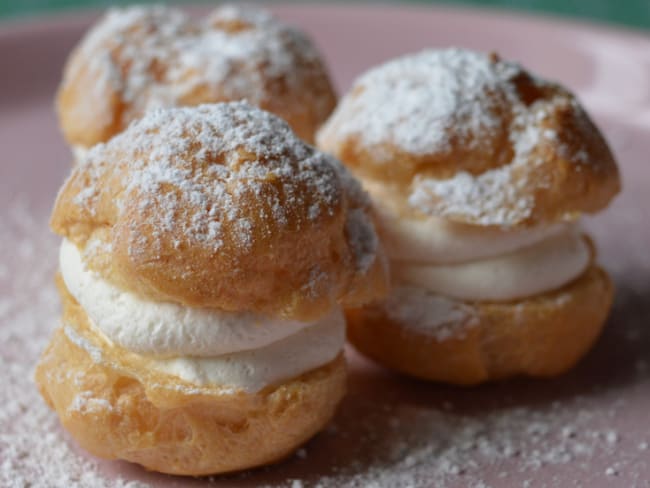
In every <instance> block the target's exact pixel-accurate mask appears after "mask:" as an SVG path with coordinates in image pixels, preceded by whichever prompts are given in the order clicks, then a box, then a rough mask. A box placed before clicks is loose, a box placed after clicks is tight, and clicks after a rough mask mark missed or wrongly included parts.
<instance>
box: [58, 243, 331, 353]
mask: <svg viewBox="0 0 650 488" xmlns="http://www.w3.org/2000/svg"><path fill="white" fill-rule="evenodd" d="M59 263H60V267H61V274H62V276H63V281H64V282H65V284H66V287H67V288H68V290H69V291H70V293H71V294H72V296H73V297H75V299H76V300H77V301H78V302H79V304H80V305H81V306H82V307H83V309H84V310H85V311H86V313H87V314H88V317H90V320H91V321H92V322H93V323H94V324H96V325H97V327H98V328H99V329H100V330H101V331H102V332H103V333H104V334H105V335H106V336H107V337H108V338H110V339H111V340H112V341H113V342H115V343H117V344H119V345H120V346H122V347H124V348H126V349H129V350H130V351H133V352H137V353H140V354H148V355H152V356H162V357H165V356H177V355H191V356H217V355H220V354H227V353H233V352H238V351H244V350H248V349H256V348H259V347H263V346H267V345H269V344H271V343H273V342H275V341H278V340H281V339H284V338H285V337H288V336H289V335H291V334H295V333H296V332H299V331H300V330H301V329H304V328H305V327H307V326H309V325H312V324H310V323H305V322H297V321H288V320H278V319H270V318H266V317H262V316H259V315H256V314H253V313H248V312H241V313H239V312H236V313H233V312H224V311H220V310H216V309H208V308H191V307H185V306H183V305H180V304H177V303H171V302H153V301H148V300H145V299H142V298H140V297H138V296H136V295H135V294H133V293H130V292H128V291H125V290H121V289H119V288H117V287H116V286H113V285H112V284H110V283H109V282H107V281H106V280H104V279H102V278H101V277H100V276H99V275H98V274H97V273H94V272H92V271H91V270H89V269H87V267H86V266H85V264H84V262H83V259H82V256H81V253H80V252H79V250H78V249H77V247H76V246H75V245H74V244H73V243H72V242H70V241H68V240H64V241H63V243H62V244H61V250H60V253H59ZM321 320H322V321H329V320H331V318H330V317H325V318H323V319H321Z"/></svg>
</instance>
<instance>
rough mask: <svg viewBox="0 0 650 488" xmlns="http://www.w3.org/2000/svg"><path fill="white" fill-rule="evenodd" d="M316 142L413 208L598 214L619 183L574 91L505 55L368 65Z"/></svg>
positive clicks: (445, 53)
mask: <svg viewBox="0 0 650 488" xmlns="http://www.w3.org/2000/svg"><path fill="white" fill-rule="evenodd" d="M422 107H426V110H423V109H422ZM317 141H318V145H319V147H320V148H321V149H323V150H325V151H327V152H330V153H332V154H334V155H335V156H336V157H337V158H339V159H340V160H341V161H344V162H345V164H346V166H348V167H349V168H350V169H351V170H352V171H353V172H354V173H355V174H357V176H359V177H360V178H362V179H363V180H364V181H366V182H369V183H374V184H382V185H386V189H387V191H388V192H389V193H392V194H393V195H394V198H397V199H400V200H402V201H404V202H406V201H408V202H409V205H408V206H405V210H406V211H408V212H409V214H410V215H411V216H412V217H414V218H417V217H418V216H423V215H435V216H440V217H443V218H445V219H449V220H454V221H458V222H465V223H468V224H476V225H496V226H501V227H526V226H533V225H539V224H545V223H546V224H547V223H552V222H557V221H561V220H573V219H575V218H576V217H577V215H579V214H580V213H583V212H587V213H593V212H597V211H599V210H602V209H603V208H605V207H606V206H607V205H608V203H609V202H610V200H611V199H612V197H613V196H614V195H615V194H616V193H618V192H619V191H620V177H619V173H618V169H617V166H616V163H615V161H614V157H613V155H612V153H611V151H610V149H609V147H608V145H607V143H606V141H605V139H604V137H603V136H602V134H601V133H600V131H599V130H598V128H597V127H596V126H595V125H594V123H593V122H592V121H591V119H590V118H589V116H588V115H587V113H586V112H585V111H584V110H583V108H582V107H581V105H580V104H579V102H578V100H577V99H576V98H575V96H574V95H573V94H572V93H571V92H569V91H568V90H566V89H565V88H563V87H562V86H560V85H558V84H556V83H553V82H550V81H547V80H543V79H541V78H538V77H536V76H534V75H532V74H530V73H528V72H527V71H525V70H524V69H523V68H522V67H520V66H519V65H516V64H514V63H511V62H507V61H503V60H501V59H500V58H499V57H498V56H497V55H495V54H491V55H484V54H480V53H475V52H471V51H465V50H459V49H446V50H435V51H434V50H432V51H423V52H421V53H418V54H414V55H410V56H405V57H403V58H398V59H396V60H394V61H391V62H389V63H387V64H385V65H382V66H379V67H377V68H375V69H373V70H370V71H369V72H367V73H366V74H365V75H363V76H362V77H360V78H359V79H358V80H357V81H356V83H355V84H354V86H353V88H352V89H351V91H350V92H349V93H348V94H347V95H345V96H344V97H343V98H342V99H341V102H340V103H339V105H338V107H337V109H336V110H335V112H334V114H333V115H332V116H331V117H330V119H329V120H328V121H327V122H326V123H325V125H324V126H323V128H321V130H320V131H319V133H318V135H317Z"/></svg>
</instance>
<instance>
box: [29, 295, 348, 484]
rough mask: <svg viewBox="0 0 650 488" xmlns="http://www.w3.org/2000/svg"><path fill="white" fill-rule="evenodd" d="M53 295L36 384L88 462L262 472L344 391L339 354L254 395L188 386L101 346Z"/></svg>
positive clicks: (190, 471) (315, 427)
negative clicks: (56, 315) (53, 321)
mask: <svg viewBox="0 0 650 488" xmlns="http://www.w3.org/2000/svg"><path fill="white" fill-rule="evenodd" d="M60 289H61V291H62V295H63V301H64V314H63V323H64V324H66V325H65V326H62V327H59V328H58V329H57V330H56V331H55V333H54V336H53V338H52V340H51V342H50V344H49V345H48V347H47V349H46V350H45V352H44V353H43V355H42V357H41V360H40V362H39V364H38V366H37V368H36V382H37V384H38V387H39V389H40V391H41V394H42V395H43V397H44V398H45V400H46V401H47V403H48V404H49V405H50V406H51V407H52V408H53V409H54V410H55V411H56V412H57V414H58V415H59V418H60V420H61V423H62V424H63V425H64V426H65V428H66V429H67V430H68V431H69V432H70V433H71V434H72V436H73V437H74V438H75V440H76V441H77V442H78V443H79V444H80V445H81V446H82V447H83V448H84V449H86V450H88V451H89V452H91V453H92V454H94V455H96V456H99V457H103V458H108V459H124V460H127V461H131V462H134V463H138V464H141V465H143V466H144V467H146V468H147V469H151V470H155V471H160V472H163V473H170V474H180V475H194V476H198V475H206V474H213V473H224V472H229V471H235V470H240V469H245V468H251V467H255V466H260V465H264V464H269V463H272V462H275V461H278V460H280V459H282V458H284V457H286V456H287V455H289V454H290V453H291V452H292V451H293V450H295V449H296V448H297V447H298V446H300V445H301V444H302V443H304V442H305V441H306V440H307V439H309V438H310V437H312V436H313V435H314V434H315V433H317V432H318V431H319V430H321V429H322V428H323V426H324V425H325V424H326V423H327V422H328V421H329V419H330V418H331V417H332V415H333V414H334V411H335V409H336V406H337V405H338V403H339V401H340V400H341V398H342V397H343V394H344V392H345V382H346V371H345V359H344V358H343V355H342V354H341V355H339V356H338V357H337V358H336V359H335V360H333V361H332V362H331V363H329V364H326V365H324V366H322V367H320V368H317V369H315V370H312V371H310V372H307V373H305V374H303V375H302V376H299V377H297V378H293V379H291V380H288V381H285V382H283V383H281V384H278V385H274V386H269V387H267V388H265V389H264V390H262V391H260V392H258V393H247V392H243V391H232V390H229V389H228V388H219V387H193V386H192V385H190V384H187V383H185V382H184V381H182V380H180V379H178V378H176V377H173V376H170V375H167V374H164V373H158V372H155V371H153V370H151V369H149V368H147V366H146V362H143V360H142V357H141V356H137V355H134V354H132V353H129V352H128V351H125V350H123V349H121V348H119V347H115V346H111V345H109V344H108V343H107V342H106V341H105V340H104V339H102V338H101V337H99V336H97V334H96V333H95V332H94V331H93V330H91V329H90V328H89V327H88V323H87V320H88V319H87V316H86V314H85V312H84V311H83V310H82V309H81V307H80V306H79V305H78V304H77V303H76V302H75V301H74V299H73V298H72V297H71V296H70V295H69V294H68V293H67V292H66V291H65V289H63V288H61V286H60ZM64 327H69V328H71V330H72V333H74V334H75V336H76V342H75V341H72V340H71V339H70V337H69V336H68V334H66V331H65V330H64ZM79 340H81V341H84V342H85V343H87V344H88V345H89V347H90V348H91V353H89V352H88V351H87V350H86V349H84V348H82V347H80V345H79V344H78V343H77V342H78V341H79ZM98 355H100V356H101V357H97V356H98Z"/></svg>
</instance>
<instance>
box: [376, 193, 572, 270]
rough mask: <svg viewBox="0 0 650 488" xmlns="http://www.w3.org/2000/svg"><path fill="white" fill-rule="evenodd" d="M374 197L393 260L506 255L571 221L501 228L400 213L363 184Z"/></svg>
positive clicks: (457, 259) (436, 261)
mask: <svg viewBox="0 0 650 488" xmlns="http://www.w3.org/2000/svg"><path fill="white" fill-rule="evenodd" d="M364 187H365V188H366V189H367V190H368V192H369V193H370V194H371V195H372V197H373V205H374V208H375V212H376V214H377V217H378V222H377V226H378V228H379V231H380V235H381V237H382V242H383V244H384V247H385V249H386V252H387V254H388V257H389V258H390V259H391V260H393V261H407V262H425V263H432V264H452V263H464V262H467V261H475V260H479V259H483V258H487V257H494V256H499V255H501V254H507V253H510V252H513V251H516V250H518V249H521V248H523V247H526V246H530V245H532V244H534V243H536V242H539V241H540V240H543V239H545V238H547V237H549V236H552V235H554V234H558V233H560V232H563V231H566V230H567V229H568V228H569V227H570V226H571V224H567V223H559V224H554V225H548V226H540V227H533V228H527V229H502V228H499V227H486V226H478V225H469V224H463V223H459V222H452V221H450V220H446V219H443V218H440V217H434V216H426V217H423V218H420V219H419V218H409V217H407V216H404V215H400V213H399V211H398V210H397V209H396V208H395V207H394V205H392V204H391V197H390V196H389V195H387V193H386V191H385V190H383V189H382V188H380V187H378V186H377V185H375V184H366V185H365V186H364Z"/></svg>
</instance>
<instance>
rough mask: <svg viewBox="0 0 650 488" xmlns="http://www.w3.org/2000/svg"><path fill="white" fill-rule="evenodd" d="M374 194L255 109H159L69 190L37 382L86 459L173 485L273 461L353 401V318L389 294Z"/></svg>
mask: <svg viewBox="0 0 650 488" xmlns="http://www.w3.org/2000/svg"><path fill="white" fill-rule="evenodd" d="M369 211H370V202H369V199H368V197H367V195H366V194H365V193H364V192H363V191H362V190H361V187H360V186H359V184H358V183H357V182H356V181H355V180H354V179H353V178H352V177H351V176H350V174H349V173H348V172H347V171H346V170H345V169H344V168H343V166H341V165H340V163H338V162H337V161H336V160H334V159H333V158H332V157H331V156H327V155H325V154H324V153H321V152H319V151H317V150H316V149H314V148H313V147H311V146H309V145H307V144H306V143H304V142H302V141H301V140H300V139H299V138H298V137H297V136H296V135H295V134H294V133H293V132H292V131H291V129H290V128H289V126H288V125H287V124H286V123H285V122H284V121H282V120H281V119H279V118H278V117H276V116H274V115H272V114H270V113H267V112H264V111H262V110H260V109H257V108H254V107H252V106H251V105H248V104H246V103H244V102H231V103H221V104H214V105H202V106H199V107H193V108H169V109H159V110H154V111H151V112H149V113H147V114H146V115H145V116H144V117H143V118H142V119H140V120H138V121H136V122H134V123H132V124H131V125H130V126H129V128H128V129H127V130H126V131H124V132H122V133H121V134H119V135H118V136H116V137H114V138H112V139H111V140H110V141H108V142H107V143H105V144H99V145H97V146H95V147H93V148H92V149H91V150H90V151H89V152H88V153H87V154H86V155H85V156H84V157H83V159H82V160H81V161H80V164H79V165H78V166H77V167H76V168H75V169H74V170H73V172H72V174H71V176H70V177H69V178H68V180H67V181H66V182H65V184H64V186H63V188H62V189H61V191H60V193H59V195H58V198H57V200H56V204H55V207H54V210H53V214H52V219H51V227H52V229H53V230H54V232H56V233H57V234H59V235H60V236H62V237H63V243H62V246H61V249H60V256H59V259H60V273H59V279H58V284H59V289H60V293H61V297H62V301H63V306H64V307H63V309H64V310H63V319H62V323H61V326H60V327H59V328H58V329H57V330H56V332H55V333H54V337H53V339H52V341H51V342H50V344H49V346H48V347H47V349H46V351H45V352H44V354H43V356H42V358H41V360H40V362H39V364H38V366H37V369H36V380H37V383H38V386H39V388H40V391H41V393H42V395H43V397H44V398H45V400H46V401H47V403H48V404H49V405H50V406H51V407H52V408H53V409H54V410H56V412H57V413H58V415H59V418H60V420H61V422H62V423H63V425H64V426H65V427H66V428H67V429H68V430H69V431H70V433H71V434H72V436H73V437H74V438H75V439H76V440H77V442H78V443H79V444H80V445H81V446H82V447H84V448H85V449H87V450H88V451H90V452H91V453H93V454H95V455H97V456H100V457H104V458H109V459H115V458H118V459H124V460H127V461H132V462H135V463H139V464H141V465H143V466H145V467H146V468H148V469H151V470H156V471H161V472H165V473H172V474H185V475H203V474H210V473H222V472H227V471H233V470H239V469H244V468H249V467H253V466H258V465H262V464H266V463H271V462H273V461H276V460H278V459H280V458H283V457H285V456H287V455H288V454H289V453H291V452H292V451H293V450H294V449H296V448H297V447H298V446H299V445H300V444H302V443H303V442H304V441H306V440H307V439H308V438H310V437H311V436H312V435H314V434H315V433H316V432H317V431H319V430H320V429H321V428H322V427H323V426H324V425H325V424H326V422H327V421H328V420H329V418H330V417H331V416H332V415H333V413H334V411H335V408H336V406H337V404H338V403H339V401H340V399H341V397H342V395H343V393H344V390H345V380H346V373H345V362H344V358H343V353H342V348H343V344H344V340H345V321H344V317H343V313H342V311H341V307H342V306H347V307H349V306H360V305H362V304H363V303H365V302H367V301H369V300H373V299H376V298H378V297H380V296H382V295H384V294H385V292H386V291H387V287H388V279H387V271H386V260H385V258H384V256H383V253H382V250H381V247H380V244H379V242H378V239H377V236H376V234H375V230H374V227H373V223H372V221H371V219H370V217H369Z"/></svg>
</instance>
